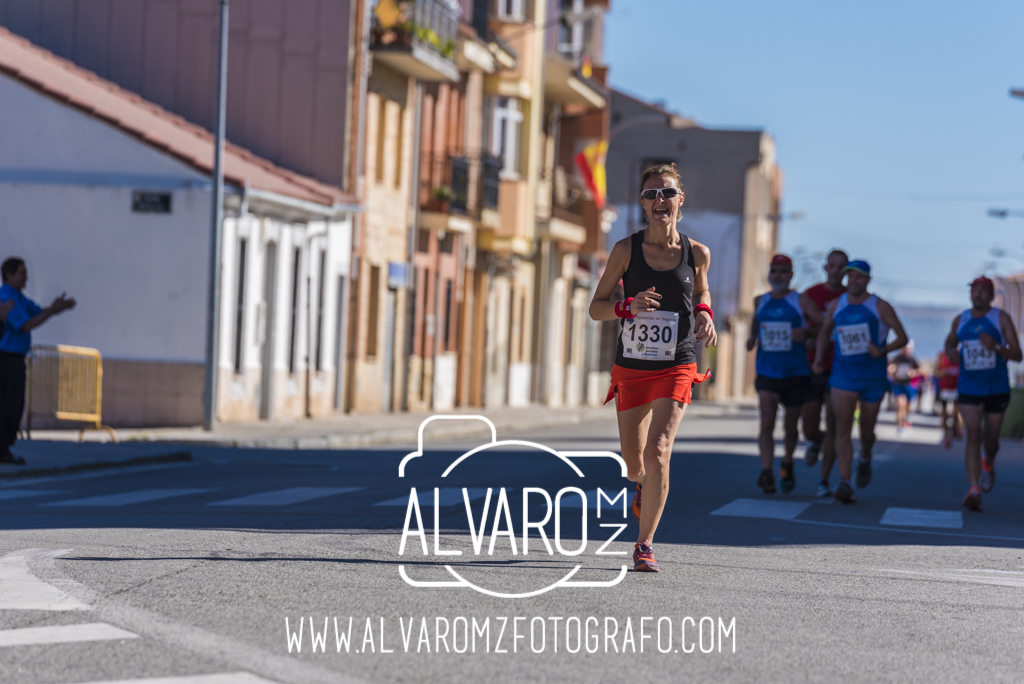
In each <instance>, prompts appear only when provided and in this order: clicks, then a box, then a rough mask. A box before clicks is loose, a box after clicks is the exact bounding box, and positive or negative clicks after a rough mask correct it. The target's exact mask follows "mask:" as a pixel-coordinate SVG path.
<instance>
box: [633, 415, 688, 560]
mask: <svg viewBox="0 0 1024 684" xmlns="http://www.w3.org/2000/svg"><path fill="white" fill-rule="evenodd" d="M650 406H651V408H652V409H653V411H652V417H651V424H650V429H649V431H648V433H647V444H646V446H645V447H644V459H643V462H644V482H643V485H644V494H643V506H641V509H640V534H639V536H638V537H637V541H638V542H643V543H646V544H650V543H652V542H653V541H654V531H655V530H656V529H658V523H659V522H660V521H661V513H662V511H664V510H665V501H666V500H667V499H668V475H669V461H670V460H671V459H672V445H673V444H674V442H675V440H676V431H677V430H678V429H679V422H680V421H681V420H682V419H683V413H684V412H685V411H686V404H684V403H682V402H681V401H676V400H675V399H671V398H668V397H662V398H659V399H655V400H654V401H652V402H651V404H650Z"/></svg>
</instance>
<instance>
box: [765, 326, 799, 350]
mask: <svg viewBox="0 0 1024 684" xmlns="http://www.w3.org/2000/svg"><path fill="white" fill-rule="evenodd" d="M761 349H763V350H764V351H769V352H788V351H790V350H792V349H793V324H792V323H790V322H789V321H765V322H764V323H762V324H761Z"/></svg>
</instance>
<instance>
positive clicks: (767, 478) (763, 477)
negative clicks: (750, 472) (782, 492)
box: [757, 468, 775, 494]
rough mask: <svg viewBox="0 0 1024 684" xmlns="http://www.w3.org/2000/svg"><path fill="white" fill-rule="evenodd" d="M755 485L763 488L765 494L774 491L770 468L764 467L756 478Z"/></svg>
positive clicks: (773, 480) (773, 477) (773, 478)
mask: <svg viewBox="0 0 1024 684" xmlns="http://www.w3.org/2000/svg"><path fill="white" fill-rule="evenodd" d="M757 486H758V487H760V488H761V489H763V490H764V493H765V494H774V493H775V476H774V475H772V469H771V468H765V469H764V470H762V471H761V474H760V475H759V476H758V478H757Z"/></svg>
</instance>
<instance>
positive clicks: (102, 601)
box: [0, 412, 1024, 684]
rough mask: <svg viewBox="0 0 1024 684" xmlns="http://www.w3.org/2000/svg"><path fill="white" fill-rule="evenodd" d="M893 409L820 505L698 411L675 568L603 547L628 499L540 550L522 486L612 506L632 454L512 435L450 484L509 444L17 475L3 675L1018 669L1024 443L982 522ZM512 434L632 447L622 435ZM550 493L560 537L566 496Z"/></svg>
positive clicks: (334, 677)
mask: <svg viewBox="0 0 1024 684" xmlns="http://www.w3.org/2000/svg"><path fill="white" fill-rule="evenodd" d="M887 418H888V420H889V421H890V423H889V424H885V425H882V426H881V431H880V434H881V436H882V438H883V439H882V441H881V442H880V443H879V444H878V446H877V447H876V461H875V475H874V479H873V481H872V482H871V484H870V486H869V487H867V488H866V489H864V490H860V491H858V492H857V497H858V503H856V504H854V505H850V506H844V505H841V504H838V503H831V502H829V501H821V500H816V499H815V498H814V497H813V491H814V486H815V483H816V482H815V477H814V476H813V474H814V473H816V471H817V469H816V468H814V469H809V468H805V467H803V465H802V464H800V463H798V464H797V469H798V470H797V476H798V483H797V487H796V489H795V491H793V492H792V493H790V494H781V493H779V494H775V495H773V496H765V495H763V494H761V492H760V490H759V489H758V488H757V487H756V486H755V480H756V477H757V474H758V464H757V459H756V446H755V443H754V434H755V430H756V421H755V415H754V413H753V412H748V413H745V412H741V413H740V414H738V415H732V416H718V417H716V416H713V415H704V416H696V415H695V416H690V417H687V418H686V419H684V424H683V429H682V430H681V431H680V437H679V439H678V441H677V444H676V455H675V457H674V459H673V464H672V468H673V469H672V474H671V482H672V488H671V493H670V496H669V503H668V507H667V510H666V513H665V518H664V519H663V521H662V526H661V528H660V529H659V532H658V536H657V538H656V540H655V546H654V548H655V551H656V554H657V558H658V560H659V562H660V563H661V566H662V572H661V573H659V574H657V575H654V574H634V573H632V572H626V573H623V572H622V571H621V568H622V566H623V565H624V564H628V565H629V566H630V567H631V565H632V564H631V562H630V560H629V558H628V556H627V555H597V554H596V552H597V551H598V549H599V547H601V546H602V545H603V544H604V540H606V539H608V537H609V536H610V535H611V534H612V532H613V531H615V530H618V529H619V528H618V525H620V524H621V523H625V524H627V527H626V529H625V531H623V532H621V535H622V536H621V537H619V540H620V541H613V542H612V543H611V544H610V545H608V546H607V548H606V549H605V551H611V552H616V551H618V552H627V553H629V552H631V550H632V542H633V541H634V540H635V536H636V533H637V530H636V523H635V521H634V520H633V518H632V516H631V515H628V516H627V517H626V518H625V519H623V516H622V513H623V511H622V499H619V500H618V501H617V502H616V503H615V504H612V505H609V504H608V503H607V501H605V500H602V510H601V517H600V519H598V517H597V510H596V509H593V508H588V509H586V513H587V515H586V518H585V519H586V524H587V540H588V543H587V544H586V547H585V550H583V551H582V552H581V553H579V554H578V555H570V554H573V553H575V552H576V551H577V550H579V549H580V547H581V539H582V532H583V529H582V528H583V520H584V518H583V516H582V514H583V511H584V509H583V508H581V506H580V502H581V499H580V496H579V494H578V493H573V492H569V493H564V494H562V497H561V506H560V511H561V513H560V516H559V522H560V526H559V540H558V543H557V544H556V540H555V525H554V514H552V519H551V520H549V521H548V522H547V524H546V525H545V526H544V530H545V532H546V535H547V538H548V540H549V544H550V545H551V547H552V549H553V554H551V555H549V554H548V553H547V551H546V550H545V543H544V541H543V540H542V539H541V538H540V536H539V532H538V529H537V528H531V529H530V539H529V553H528V554H526V555H524V554H523V504H522V502H523V494H524V491H525V490H527V488H535V489H537V490H544V492H547V496H550V497H551V499H552V500H554V499H556V497H557V496H558V492H559V491H560V490H562V489H565V488H570V487H571V488H575V489H577V490H579V491H582V492H584V493H585V494H586V496H587V500H588V503H589V504H590V505H593V503H594V499H595V494H596V490H597V489H598V488H601V489H602V490H603V491H605V492H608V493H609V494H610V496H611V497H612V498H614V496H615V493H616V492H618V491H619V490H621V488H622V487H623V486H625V483H624V481H623V480H622V478H621V477H620V476H619V475H618V464H617V463H616V462H615V461H614V460H613V459H611V458H607V457H600V456H598V457H580V456H571V457H567V458H565V459H563V458H559V457H558V456H557V455H555V454H553V453H551V451H543V450H540V449H538V448H534V447H530V446H526V445H513V446H509V447H506V448H499V449H484V450H481V451H480V452H478V453H476V454H474V455H472V456H470V457H468V458H466V459H464V460H462V461H461V462H459V463H457V464H455V465H454V467H452V468H451V470H450V472H449V473H448V474H447V476H446V477H442V474H443V473H444V471H445V469H447V468H449V466H451V465H452V462H453V461H454V460H455V459H456V458H457V457H458V456H460V455H461V454H463V453H464V452H465V451H466V450H468V449H472V448H473V447H477V446H480V445H482V444H483V443H485V442H486V441H487V439H481V440H464V441H462V442H460V443H457V444H454V443H449V444H432V443H431V442H430V439H429V431H428V434H427V439H426V444H425V445H424V446H425V450H424V455H423V456H422V457H420V458H413V459H410V460H408V461H407V462H406V465H405V476H404V478H399V477H398V470H399V464H400V463H401V462H402V460H403V458H404V457H405V456H406V455H407V454H408V453H409V452H410V451H411V450H413V449H415V445H407V446H405V447H400V448H398V447H396V448H388V449H377V450H361V451H342V452H316V451H257V450H244V449H217V448H196V449H193V455H194V458H195V461H194V462H192V463H187V464H171V465H167V466H159V467H151V468H143V469H136V470H125V471H118V472H109V471H104V472H101V473H96V474H87V475H75V476H67V477H60V476H56V477H53V478H48V479H45V480H37V481H32V482H21V483H17V484H15V485H11V486H5V487H0V530H2V532H0V623H2V624H0V681H3V682H10V683H12V684H13V683H21V682H26V683H27V682H39V683H43V682H53V683H71V682H113V681H133V682H134V681H144V682H149V683H150V684H164V683H165V682H166V683H168V684H170V683H172V682H173V683H174V684H179V683H180V684H184V683H186V682H189V683H192V684H245V683H248V684H253V683H256V682H264V681H269V682H282V683H284V682H295V683H306V682H348V681H363V682H422V681H444V682H479V681H482V680H487V681H563V682H564V681H648V682H649V681H657V680H665V681H714V682H750V681H764V682H802V681H815V682H816V681H822V682H824V681H828V682H833V681H837V680H839V681H849V682H861V681H863V682H878V681H892V682H962V681H982V682H986V684H988V683H990V682H1004V681H1005V682H1012V681H1018V682H1019V681H1021V680H1022V678H1024V591H1022V590H1024V560H1022V557H1024V524H1022V523H1024V449H1022V448H1021V446H1020V445H1019V444H1018V443H1007V444H1006V445H1005V446H1004V452H1003V453H1002V454H1001V455H1000V458H999V460H998V461H997V473H998V479H997V483H996V487H995V489H994V490H993V492H992V493H991V494H990V495H986V497H985V501H984V508H985V511H984V512H983V513H966V512H962V509H961V508H960V500H961V498H962V497H963V495H964V493H965V492H966V479H965V475H964V473H963V466H962V443H960V444H958V445H957V446H956V447H955V448H954V449H953V450H952V451H950V452H945V451H942V450H941V449H939V448H938V447H937V446H934V445H935V444H936V443H937V442H938V432H937V430H935V429H934V428H933V427H928V426H927V425H928V424H930V423H933V422H934V421H933V420H932V419H930V418H925V417H917V422H918V423H919V425H918V426H917V427H915V428H914V429H912V430H911V431H910V432H909V433H908V434H907V435H906V436H905V437H904V438H902V439H897V438H896V436H895V433H894V431H893V429H892V426H891V417H887ZM498 438H499V439H506V438H516V439H521V440H531V441H535V442H538V443H540V444H543V445H546V446H547V447H549V448H550V449H551V450H552V451H555V450H558V451H581V450H617V438H616V428H615V426H614V424H607V423H606V424H601V423H597V424H594V423H592V424H584V425H576V426H573V427H571V428H566V429H545V430H538V431H535V432H533V433H530V432H529V431H527V432H524V433H517V434H515V435H498ZM780 452H781V449H780ZM800 454H802V449H801V450H800V451H799V452H798V456H799V455H800ZM570 463H572V464H575V465H576V468H577V469H578V470H579V472H576V470H574V468H573V467H572V466H571V465H570ZM833 482H835V478H833ZM412 487H415V488H416V489H417V492H418V493H419V494H421V496H420V498H419V500H418V501H419V504H420V505H419V508H420V513H421V516H422V520H423V529H424V533H423V535H422V537H421V536H417V535H414V534H411V532H412V531H416V530H418V527H417V525H416V520H415V518H416V516H415V511H414V510H413V511H412V512H411V513H412V515H411V516H410V527H411V529H410V534H406V535H403V527H404V522H405V520H406V517H407V512H410V511H409V505H408V502H409V498H410V489H411V488H412ZM434 487H437V488H438V490H439V491H438V500H439V503H440V504H441V505H440V507H439V509H438V510H439V515H438V522H437V527H438V530H439V534H438V536H437V539H436V544H437V546H436V547H435V535H434V510H435V509H434V505H433V504H434V498H433V488H434ZM462 488H466V496H467V497H468V498H470V500H471V502H470V503H471V510H472V515H473V523H472V525H473V528H474V530H473V533H471V531H470V521H469V519H468V516H467V513H466V506H465V503H464V501H463V493H462V491H461V490H462ZM488 488H490V489H491V498H490V500H488V499H487V494H486V492H487V489H488ZM502 488H504V489H505V493H506V496H505V497H504V499H502V498H501V489H502ZM629 494H630V495H631V489H630V491H629ZM529 496H530V497H531V498H530V499H529V506H528V507H527V508H528V511H527V513H528V522H538V523H539V522H540V521H542V520H543V518H544V515H545V511H546V510H547V506H546V502H545V495H544V493H542V492H540V491H531V492H530V494H529ZM506 501H507V505H508V514H507V516H506V515H505V513H504V510H505V508H504V506H503V505H502V504H503V502H506ZM485 503H486V504H487V512H488V515H489V516H490V517H489V518H488V519H487V520H486V524H485V525H484V526H482V525H481V524H480V516H481V515H482V513H483V511H484V507H485ZM496 512H498V513H500V515H499V516H498V517H499V524H498V527H497V529H495V528H494V523H493V520H494V517H495V515H496ZM619 521H621V522H619ZM602 524H604V525H614V527H600V525H602ZM509 526H511V527H512V529H513V530H514V535H515V546H516V554H515V555H513V553H512V545H513V540H512V538H510V536H509V535H507V534H504V535H503V534H500V533H501V532H503V531H504V530H506V529H507V527H509ZM481 527H484V529H486V532H487V534H486V535H485V534H483V530H480V529H479V528H481ZM495 531H497V532H498V533H499V534H497V535H492V534H491V533H492V532H495ZM475 533H479V536H478V537H477V538H476V539H474V534H475ZM403 536H404V537H405V544H406V548H405V550H404V554H402V555H399V547H400V545H401V543H402V540H403ZM492 536H493V537H494V552H493V554H490V553H488V550H489V546H490V543H491V537H492ZM477 545H478V546H479V553H477V552H476V548H475V547H476V546H477ZM424 546H426V548H427V553H426V554H424V551H423V548H424ZM436 550H440V551H441V552H442V553H443V552H445V551H461V552H462V554H461V555H458V556H455V555H446V556H439V555H438V554H436V553H435V551H436ZM563 551H564V553H563ZM446 566H448V567H449V568H450V570H449V569H448V568H446ZM577 566H579V567H578V569H575V568H577ZM403 573H404V577H405V578H408V582H407V581H406V580H405V579H403ZM569 573H572V575H571V576H570V577H568V578H566V575H567V574H569ZM430 582H433V583H439V582H440V583H446V584H447V585H448V586H423V585H424V583H430ZM560 582H564V585H559V586H554V587H552V585H557V584H558V583H560ZM573 583H577V584H575V585H574V584H573ZM580 583H583V586H580ZM414 585H417V586H414ZM588 585H589V586H588ZM507 595H517V596H519V597H517V598H508V597H506V596H507ZM350 620H351V629H350ZM286 621H287V623H286ZM335 621H336V623H337V627H335ZM286 624H287V627H286ZM325 625H326V627H325ZM300 629H301V632H300ZM300 633H301V638H300V637H299V634H300ZM289 635H291V636H289ZM321 637H323V640H322V641H320V640H319V639H320V638H321ZM340 637H344V639H342V640H341V643H340V644H339V638H340ZM299 647H301V651H300V650H299ZM641 650H642V652H641ZM339 651H340V652H339ZM152 678H172V679H152Z"/></svg>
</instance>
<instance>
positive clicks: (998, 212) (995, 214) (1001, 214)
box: [988, 209, 1024, 219]
mask: <svg viewBox="0 0 1024 684" xmlns="http://www.w3.org/2000/svg"><path fill="white" fill-rule="evenodd" d="M988 215H989V216H991V217H992V218H1000V219H1004V218H1007V217H1009V216H1013V217H1014V218H1024V211H1020V210H1019V209H989V210H988Z"/></svg>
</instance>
